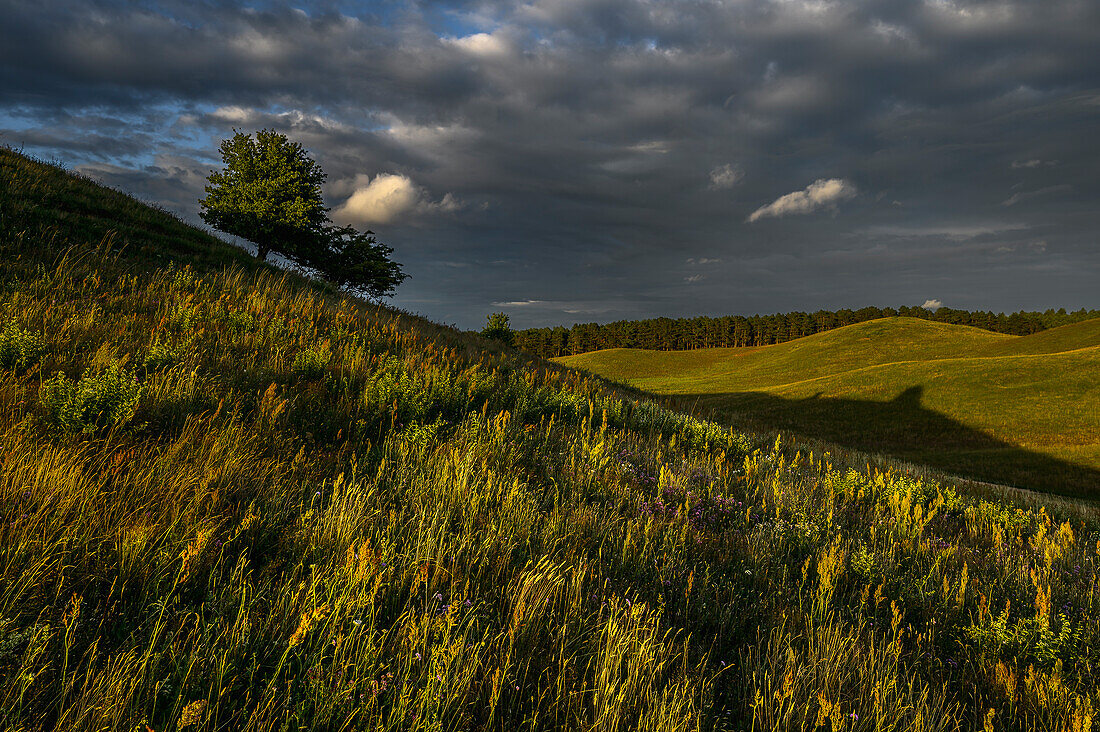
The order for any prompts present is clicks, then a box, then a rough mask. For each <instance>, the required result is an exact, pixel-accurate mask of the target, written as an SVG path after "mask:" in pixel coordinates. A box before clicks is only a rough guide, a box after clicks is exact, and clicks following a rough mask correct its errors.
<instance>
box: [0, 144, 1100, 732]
mask: <svg viewBox="0 0 1100 732" xmlns="http://www.w3.org/2000/svg"><path fill="white" fill-rule="evenodd" d="M0 161H3V164H4V166H5V167H4V168H3V170H4V171H5V173H4V175H5V176H15V177H5V179H4V180H3V181H0V182H3V183H4V185H2V186H0V216H2V218H0V440H2V444H3V446H4V449H3V452H2V454H0V729H4V730H19V731H21V732H30V731H32V730H67V731H68V730H89V731H91V730H96V731H97V732H98V731H101V730H142V731H143V732H148V730H155V731H156V732H174V731H175V730H188V731H190V730H290V729H294V730H358V729H362V730H414V731H424V732H428V731H431V732H437V731H448V732H449V731H451V730H454V731H455V732H458V731H460V730H461V731H464V730H500V731H502V732H503V731H504V730H509V731H510V730H530V731H534V730H593V731H595V730H600V731H601V732H602V731H604V730H607V731H611V732H615V731H618V730H621V731H624V732H625V730H647V731H651V732H665V731H673V730H675V731H683V732H687V731H689V730H700V731H701V730H707V731H711V730H714V731H726V730H728V731H731V732H732V731H733V730H749V729H755V730H811V729H824V730H841V729H844V730H854V731H856V732H858V731H860V730H868V731H870V730H914V731H918V730H919V731H922V732H924V731H932V730H955V729H986V728H994V729H1018V730H1063V729H1073V730H1078V729H1081V730H1084V729H1089V728H1090V725H1091V724H1092V719H1093V717H1094V715H1095V711H1096V710H1097V709H1098V708H1100V696H1098V693H1097V677H1096V675H1095V673H1096V672H1095V669H1097V668H1100V612H1098V611H1100V594H1098V593H1097V591H1096V588H1097V586H1098V580H1100V575H1098V573H1097V568H1096V561H1097V554H1096V547H1097V540H1098V539H1100V528H1098V524H1097V521H1096V517H1095V516H1094V514H1092V513H1091V512H1090V511H1087V510H1084V509H1081V510H1076V509H1074V508H1073V507H1068V506H1067V507H1058V506H1056V505H1054V504H1044V503H1043V502H1041V501H1039V502H1035V501H1034V500H1033V502H1032V503H1031V504H1029V505H1018V504H1009V503H1005V502H1003V501H1001V500H993V499H989V498H983V497H981V496H978V495H967V494H962V493H959V492H957V491H955V490H953V489H951V488H949V487H946V486H944V485H942V484H940V483H937V482H935V481H934V480H929V479H921V478H919V477H917V476H916V475H914V474H913V473H911V472H910V471H909V470H908V469H907V468H906V467H905V466H901V465H894V464H891V463H889V462H888V461H880V462H878V463H876V464H872V465H868V464H867V463H866V462H865V461H864V460H863V459H862V458H860V459H859V460H858V461H853V462H852V463H851V464H849V463H845V462H844V458H843V457H842V456H841V454H840V453H839V452H835V453H833V454H822V453H820V452H816V453H814V454H810V453H809V452H808V451H807V450H805V449H804V448H803V446H800V445H798V444H789V443H775V442H774V437H773V438H772V439H769V441H768V443H767V444H763V443H762V442H761V441H760V439H759V438H757V437H754V436H752V435H745V434H741V433H738V432H733V431H731V430H729V429H727V428H724V427H722V426H720V425H718V424H715V423H710V422H703V421H699V420H697V419H694V418H692V417H688V416H685V415H683V414H680V413H677V412H674V411H669V410H667V409H665V408H663V407H661V406H660V405H658V404H656V403H653V402H650V401H644V400H635V399H633V398H624V396H623V394H622V393H621V392H619V391H616V390H615V389H613V388H610V387H608V386H607V385H605V384H603V383H601V382H599V381H597V380H594V379H591V378H589V377H586V376H585V375H583V374H579V373H577V372H572V371H568V370H564V369H560V368H554V367H549V366H547V365H545V364H538V363H534V362H532V361H530V360H527V359H524V358H523V357H522V356H520V355H518V354H515V353H513V352H510V351H505V350H501V349H500V348H499V347H498V346H496V345H494V344H491V343H488V342H485V341H482V340H480V339H478V338H475V337H471V336H466V335H463V334H460V333H457V332H455V331H453V330H451V329H447V328H443V327H439V326H435V325H433V324H431V323H427V322H425V321H423V320H420V319H416V318H410V317H407V316H405V315H403V314H401V313H396V312H393V311H389V310H387V309H385V308H378V307H375V306H371V305H368V304H365V303H363V302H360V301H357V300H354V299H350V298H347V297H345V296H343V295H341V294H339V293H336V292H333V291H332V290H330V289H327V288H324V287H321V286H319V285H317V284H316V283H312V282H308V281H305V280H303V279H301V278H298V277H295V276H292V275H286V274H283V273H280V272H277V271H275V270H272V269H270V268H267V267H262V266H256V265H253V263H251V262H248V261H247V260H245V261H242V260H240V259H239V255H238V254H237V253H236V252H234V251H233V250H232V249H230V248H228V247H225V246H224V245H221V244H220V243H219V242H217V240H214V239H210V238H209V237H204V235H201V233H199V232H195V231H191V230H187V229H186V228H185V227H183V226H182V224H180V223H179V222H178V221H175V220H173V219H171V217H166V218H161V217H162V216H163V214H160V213H158V212H154V211H146V210H143V209H141V208H140V207H139V205H138V204H136V203H134V202H132V201H124V200H122V199H121V198H118V194H116V193H115V192H111V191H108V190H106V189H103V188H100V187H98V186H95V185H93V184H91V183H90V182H88V181H85V180H81V179H78V178H73V177H70V176H68V175H67V174H65V173H64V171H61V170H59V169H57V168H54V167H51V166H46V165H42V164H39V163H35V162H33V161H27V160H25V159H23V158H20V157H18V156H16V155H15V154H14V153H11V152H9V151H2V150H0ZM10 171H15V172H10ZM25 176H29V177H33V178H34V181H25V180H23V177H25ZM66 189H71V190H72V192H73V194H74V195H78V196H80V197H83V199H84V201H85V204H84V205H85V208H84V209H82V210H85V211H100V212H102V214H103V215H101V216H96V217H95V219H94V220H93V221H85V220H83V219H81V218H80V217H79V216H78V215H75V214H72V215H70V213H68V212H62V211H56V212H53V213H51V212H50V211H49V210H43V209H42V208H41V207H36V205H35V203H36V200H37V199H35V198H34V196H35V195H38V194H37V193H36V191H43V190H45V191H57V190H66ZM112 201H117V202H119V206H118V208H117V213H116V215H114V216H112V215H111V211H112V207H113V206H114V204H113V203H112ZM131 213H133V214H134V216H133V217H131V215H130V214H131ZM142 217H148V218H149V220H157V221H160V222H161V224H162V225H163V229H162V230H161V231H160V232H159V233H156V234H155V235H154V234H151V235H150V236H151V237H153V238H149V239H146V238H144V237H143V234H142V224H141V220H142ZM108 222H113V223H114V224H116V225H117V226H118V227H119V228H120V230H124V231H126V232H127V234H126V235H125V237H115V238H114V239H112V238H110V237H109V236H108V237H107V238H106V239H104V237H105V236H106V235H107V234H108V232H106V231H104V227H105V226H107V224H108ZM122 238H125V239H126V240H127V241H128V245H127V247H126V249H125V250H123V251H121V252H120V251H119V250H118V248H117V247H116V246H114V245H115V244H118V243H119V242H120V240H121V239H122ZM175 242H179V243H180V247H181V248H180V250H179V260H180V261H181V262H187V263H188V264H189V266H181V265H180V264H177V263H176V257H177V250H176V249H174V247H175V246H176V244H175ZM188 242H191V244H188ZM227 262H229V263H234V262H240V263H239V264H233V266H231V267H229V268H225V266H224V264H225V263H227ZM169 264H171V265H172V266H169ZM945 363H946V362H945Z"/></svg>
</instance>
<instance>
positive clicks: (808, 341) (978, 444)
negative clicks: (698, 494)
mask: <svg viewBox="0 0 1100 732" xmlns="http://www.w3.org/2000/svg"><path fill="white" fill-rule="evenodd" d="M1097 333H1100V321H1086V322H1083V323H1077V324H1074V325H1070V326H1064V327H1062V328H1054V329H1051V330H1049V331H1044V332H1041V333H1037V334H1035V335H1031V336H1024V337H1016V336H1006V335H1001V334H995V333H989V332H986V331H981V330H978V329H976V328H968V327H964V326H954V325H947V324H943V323H932V322H927V321H922V320H915V319H912V318H889V319H883V320H875V321H868V322H866V323H860V324H857V325H853V326H848V327H845V328H839V329H837V330H834V331H829V332H826V333H820V334H818V335H815V336H810V337H807V338H801V339H798V340H795V341H791V342H789V343H784V344H780V345H776V346H764V347H761V348H755V349H710V350H706V349H704V350H697V351H663V352H655V351H634V350H630V349H615V350H609V351H597V352H594V353H589V354H584V355H581V356H574V357H569V358H563V359H558V361H559V362H560V363H562V364H565V365H568V366H572V367H577V368H583V369H586V370H589V371H591V372H593V373H596V374H599V375H601V376H604V377H607V378H610V379H614V380H618V381H623V382H625V383H628V384H630V385H632V386H635V387H637V388H640V389H644V390H647V391H649V392H652V393H655V394H662V395H675V396H678V397H681V398H682V399H683V401H684V403H685V404H686V405H688V406H696V407H702V408H706V409H710V410H712V413H713V414H716V415H720V416H723V417H726V418H728V419H730V420H732V421H733V422H734V423H739V424H742V425H747V426H750V427H754V428H758V429H762V428H772V429H782V430H786V431H793V432H795V433H800V434H803V435H807V436H811V437H816V438H820V439H824V440H828V441H834V442H842V443H845V444H847V445H849V446H851V447H855V448H858V449H861V450H865V451H872V452H881V453H885V454H889V455H892V456H895V457H898V458H902V459H905V460H909V461H912V462H917V463H925V464H929V465H933V466H936V467H938V468H940V469H941V470H945V471H949V472H951V473H957V474H962V475H965V476H968V477H972V478H977V479H980V480H986V481H994V482H1001V483H1008V484H1010V485H1016V486H1021V487H1025V488H1033V489H1040V490H1048V491H1051V492H1055V493H1063V494H1071V495H1086V496H1095V495H1097V491H1098V490H1100V438H1098V435H1100V432H1098V430H1100V418H1098V416H1097V415H1100V382H1098V381H1097V379H1096V378H1095V375H1096V374H1097V373H1100V346H1097V345H1095V344H1096V343H1097ZM1058 349H1061V350H1058Z"/></svg>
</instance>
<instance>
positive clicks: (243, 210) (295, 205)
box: [199, 130, 328, 261]
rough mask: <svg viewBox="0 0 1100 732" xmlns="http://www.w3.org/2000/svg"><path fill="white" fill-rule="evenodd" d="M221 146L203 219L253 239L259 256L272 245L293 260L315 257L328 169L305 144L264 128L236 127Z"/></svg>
mask: <svg viewBox="0 0 1100 732" xmlns="http://www.w3.org/2000/svg"><path fill="white" fill-rule="evenodd" d="M220 150H221V155H222V162H224V163H225V168H224V169H223V170H220V171H213V172H211V173H210V176H209V178H207V181H208V184H207V186H206V197H205V198H203V199H202V200H201V201H199V204H200V205H201V207H202V208H201V212H200V214H199V215H200V216H201V217H202V220H203V221H205V222H206V223H208V224H210V225H211V226H213V227H214V228H215V229H218V230H219V231H224V232H226V233H227V234H233V235H235V236H239V237H242V238H244V239H247V240H249V241H250V242H252V243H253V244H255V245H256V256H257V258H258V259H260V260H261V261H262V260H265V259H267V255H268V252H272V251H274V252H278V253H279V254H282V255H283V256H285V257H288V258H289V259H292V260H295V261H302V260H305V259H309V258H310V257H314V258H316V255H317V252H318V250H319V249H320V248H323V241H322V239H321V236H320V235H321V234H322V227H323V226H324V225H325V223H326V222H327V221H328V216H327V212H328V209H327V208H325V204H324V201H323V200H322V199H321V184H322V183H323V182H324V181H325V173H324V171H322V170H321V168H320V166H319V165H317V163H316V162H315V161H314V160H313V159H312V158H311V157H309V155H308V154H307V153H306V152H305V150H303V149H302V146H301V144H299V143H297V142H292V141H291V140H289V139H287V136H286V135H283V134H281V133H279V132H276V131H275V130H260V131H259V132H257V133H256V136H255V138H253V137H252V135H248V134H245V133H243V132H236V133H235V134H234V135H233V137H231V138H229V139H228V140H224V141H223V142H222V144H221V147H220Z"/></svg>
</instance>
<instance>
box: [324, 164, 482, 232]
mask: <svg viewBox="0 0 1100 732" xmlns="http://www.w3.org/2000/svg"><path fill="white" fill-rule="evenodd" d="M334 188H335V189H337V190H341V189H342V190H343V191H347V190H348V189H350V190H351V194H350V195H349V196H348V198H347V200H346V201H344V203H343V205H341V206H338V207H337V208H335V209H334V210H333V212H332V217H333V219H334V220H337V221H340V222H347V223H353V224H388V223H391V222H393V221H396V220H398V219H400V218H409V217H410V216H416V215H423V214H428V213H436V212H442V213H451V212H454V211H457V210H458V209H460V208H461V207H462V205H461V203H460V202H459V201H458V199H456V198H455V197H454V196H453V195H451V194H450V193H447V194H445V195H444V196H443V198H442V199H441V200H439V201H437V202H432V201H429V200H428V199H427V197H426V195H425V193H424V191H423V189H421V188H420V186H418V185H416V183H414V182H413V180H412V179H411V178H409V177H408V176H407V175H401V174H399V173H379V174H378V175H376V176H375V177H374V179H373V180H372V179H370V178H369V177H368V176H357V177H356V178H355V179H353V180H352V181H350V182H348V181H345V182H343V183H338V184H336V185H335V186H334Z"/></svg>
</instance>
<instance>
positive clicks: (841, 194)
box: [748, 178, 856, 223]
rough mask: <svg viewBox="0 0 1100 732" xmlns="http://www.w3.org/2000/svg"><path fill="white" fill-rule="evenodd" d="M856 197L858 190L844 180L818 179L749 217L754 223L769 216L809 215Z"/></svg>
mask: <svg viewBox="0 0 1100 732" xmlns="http://www.w3.org/2000/svg"><path fill="white" fill-rule="evenodd" d="M855 195H856V188H855V186H853V185H852V184H851V183H849V182H848V181H846V180H844V179H842V178H829V179H828V180H826V179H824V178H818V179H817V180H815V181H814V182H813V183H811V184H810V185H808V186H806V188H804V189H803V190H801V191H795V192H793V193H788V194H787V195H785V196H780V197H779V198H777V199H775V200H774V201H772V202H771V203H769V204H768V205H767V206H761V207H760V208H758V209H756V210H755V211H753V212H752V214H750V215H749V218H748V222H749V223H752V222H754V221H757V220H759V219H762V218H765V217H767V216H773V217H776V218H778V217H780V216H788V215H792V214H807V213H810V212H811V211H815V210H817V209H819V208H821V207H823V206H835V205H836V204H837V203H839V202H840V201H843V200H845V199H848V198H852V197H853V196H855Z"/></svg>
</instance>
